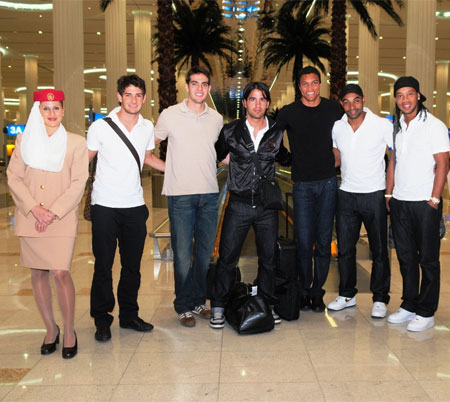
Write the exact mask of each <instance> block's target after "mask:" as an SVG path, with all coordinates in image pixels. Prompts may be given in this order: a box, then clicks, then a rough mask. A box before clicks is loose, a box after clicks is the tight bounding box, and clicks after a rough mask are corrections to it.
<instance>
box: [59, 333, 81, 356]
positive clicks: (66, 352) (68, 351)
mask: <svg viewBox="0 0 450 402" xmlns="http://www.w3.org/2000/svg"><path fill="white" fill-rule="evenodd" d="M74 332H75V331H74ZM63 343H64V341H63ZM77 352H78V338H77V333H76V332H75V345H73V346H71V347H70V348H66V347H63V349H62V357H63V359H71V358H72V357H75V356H76V354H77Z"/></svg>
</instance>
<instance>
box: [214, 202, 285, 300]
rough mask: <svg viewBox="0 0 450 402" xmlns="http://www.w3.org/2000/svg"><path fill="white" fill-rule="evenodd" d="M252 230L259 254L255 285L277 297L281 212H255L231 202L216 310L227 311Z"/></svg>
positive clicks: (260, 209) (218, 273)
mask: <svg viewBox="0 0 450 402" xmlns="http://www.w3.org/2000/svg"><path fill="white" fill-rule="evenodd" d="M250 226H253V229H254V230H255V240H256V250H257V252H258V276H257V278H256V281H255V284H256V285H258V289H259V290H261V291H262V292H263V293H264V294H266V295H268V296H273V293H274V283H275V277H274V269H275V250H276V242H277V235H278V211H276V210H273V209H264V208H263V207H262V206H257V207H255V208H254V207H253V206H252V205H250V204H245V203H243V202H240V201H235V200H230V202H229V204H228V206H227V209H226V211H225V217H224V220H223V225H222V234H221V237H220V248H219V255H220V257H219V260H218V261H217V269H216V280H215V283H214V287H213V290H212V298H211V306H212V307H225V304H226V302H227V299H228V296H229V294H230V291H231V289H232V287H233V284H234V280H235V276H236V266H237V265H238V261H239V257H240V255H241V251H242V246H243V245H244V241H245V238H246V236H247V233H248V231H249V229H250Z"/></svg>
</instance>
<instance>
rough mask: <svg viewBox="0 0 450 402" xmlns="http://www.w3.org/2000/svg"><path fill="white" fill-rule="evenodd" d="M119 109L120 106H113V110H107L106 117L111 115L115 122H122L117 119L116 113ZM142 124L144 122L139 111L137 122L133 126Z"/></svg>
mask: <svg viewBox="0 0 450 402" xmlns="http://www.w3.org/2000/svg"><path fill="white" fill-rule="evenodd" d="M120 109H121V107H120V106H117V107H115V108H114V109H113V110H111V111H110V112H109V115H108V117H111V119H113V120H114V121H115V122H116V123H117V122H119V123H120V124H122V122H121V121H120V120H119V117H118V116H117V113H119V112H120ZM143 124H144V118H143V117H142V115H141V114H140V113H139V117H138V121H137V123H136V125H135V126H134V127H137V126H141V125H143ZM122 125H123V124H122Z"/></svg>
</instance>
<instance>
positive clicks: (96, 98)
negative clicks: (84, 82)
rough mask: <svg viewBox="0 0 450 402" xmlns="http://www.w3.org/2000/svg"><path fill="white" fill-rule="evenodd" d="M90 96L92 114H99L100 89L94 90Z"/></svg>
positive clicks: (100, 102) (100, 105) (100, 104)
mask: <svg viewBox="0 0 450 402" xmlns="http://www.w3.org/2000/svg"><path fill="white" fill-rule="evenodd" d="M93 91H94V92H93V94H92V109H93V110H94V112H97V113H101V108H102V90H101V89H100V88H94V89H93Z"/></svg>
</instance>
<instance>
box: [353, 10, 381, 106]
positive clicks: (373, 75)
mask: <svg viewBox="0 0 450 402" xmlns="http://www.w3.org/2000/svg"><path fill="white" fill-rule="evenodd" d="M367 10H368V12H369V15H370V16H371V18H372V21H373V24H374V25H375V29H376V30H377V32H379V30H380V7H376V6H374V5H370V4H368V5H367ZM358 38H359V42H358V54H359V59H358V71H359V77H358V81H359V85H360V87H361V88H362V90H363V93H364V96H365V97H366V106H367V107H368V108H369V109H370V110H371V111H372V112H373V113H375V114H378V113H379V110H380V108H379V105H378V50H379V49H378V38H375V39H374V38H373V36H372V34H371V33H370V32H369V30H368V29H367V27H366V26H365V25H364V24H363V23H362V22H361V19H360V20H359V36H358Z"/></svg>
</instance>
